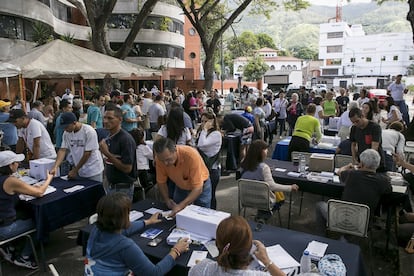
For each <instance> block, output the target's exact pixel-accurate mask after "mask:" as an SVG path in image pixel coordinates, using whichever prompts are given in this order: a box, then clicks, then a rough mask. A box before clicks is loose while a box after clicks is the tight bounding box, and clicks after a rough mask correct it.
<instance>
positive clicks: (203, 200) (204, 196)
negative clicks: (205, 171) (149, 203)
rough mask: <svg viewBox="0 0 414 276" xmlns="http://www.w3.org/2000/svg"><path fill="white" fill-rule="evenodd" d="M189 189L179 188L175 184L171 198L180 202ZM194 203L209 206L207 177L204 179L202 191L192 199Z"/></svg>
mask: <svg viewBox="0 0 414 276" xmlns="http://www.w3.org/2000/svg"><path fill="white" fill-rule="evenodd" d="M190 192H191V191H187V190H183V189H180V188H179V187H178V186H175V190H174V195H173V200H174V202H176V203H180V202H181V201H183V200H184V199H185V198H186V197H187V196H188V195H189V194H190ZM194 204H195V205H197V206H201V207H206V208H210V206H211V205H210V204H211V181H210V178H208V179H207V180H206V181H204V185H203V191H202V192H201V194H200V195H199V196H198V198H197V199H196V200H195V201H194Z"/></svg>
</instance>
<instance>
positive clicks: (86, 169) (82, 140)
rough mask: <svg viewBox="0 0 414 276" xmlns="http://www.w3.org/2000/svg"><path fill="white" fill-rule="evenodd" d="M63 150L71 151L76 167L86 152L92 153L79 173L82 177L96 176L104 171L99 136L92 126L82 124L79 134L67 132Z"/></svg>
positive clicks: (63, 138) (63, 141) (64, 137)
mask: <svg viewBox="0 0 414 276" xmlns="http://www.w3.org/2000/svg"><path fill="white" fill-rule="evenodd" d="M62 148H64V149H68V150H69V151H70V154H71V156H72V159H73V162H74V163H75V165H77V164H79V161H80V160H81V158H82V156H83V154H84V153H85V151H90V152H91V155H90V156H89V159H88V160H87V161H86V162H85V164H83V166H82V167H81V168H80V169H79V171H78V174H79V176H80V177H91V176H95V175H97V174H99V173H101V172H102V171H103V170H104V165H103V160H102V155H101V152H100V151H99V144H98V135H97V134H96V131H95V130H94V129H93V127H91V126H90V125H85V124H82V127H81V128H80V130H79V131H78V132H67V131H65V132H64V133H63V137H62Z"/></svg>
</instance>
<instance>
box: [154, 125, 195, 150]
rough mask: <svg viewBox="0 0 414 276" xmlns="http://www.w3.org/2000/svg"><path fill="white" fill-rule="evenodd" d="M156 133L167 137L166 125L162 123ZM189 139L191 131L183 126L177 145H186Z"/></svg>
mask: <svg viewBox="0 0 414 276" xmlns="http://www.w3.org/2000/svg"><path fill="white" fill-rule="evenodd" d="M158 135H161V136H162V137H167V135H168V134H167V127H166V126H165V125H162V126H161V127H160V129H159V130H158ZM190 140H191V132H190V130H189V129H188V128H187V127H185V128H184V130H183V132H182V133H181V136H180V137H179V138H178V140H177V142H176V144H177V145H187V141H190Z"/></svg>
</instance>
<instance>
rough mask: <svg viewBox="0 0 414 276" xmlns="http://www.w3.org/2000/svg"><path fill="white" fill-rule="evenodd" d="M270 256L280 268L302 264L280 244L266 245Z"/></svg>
mask: <svg viewBox="0 0 414 276" xmlns="http://www.w3.org/2000/svg"><path fill="white" fill-rule="evenodd" d="M266 251H267V254H268V255H269V258H270V259H271V260H272V262H274V263H275V264H276V265H277V266H278V267H279V268H280V269H285V268H290V267H295V266H299V265H300V264H299V263H298V262H297V261H296V260H295V259H294V258H293V257H292V256H291V255H290V254H289V253H288V252H287V251H286V250H285V249H284V248H283V247H282V246H280V244H276V245H273V246H269V247H266Z"/></svg>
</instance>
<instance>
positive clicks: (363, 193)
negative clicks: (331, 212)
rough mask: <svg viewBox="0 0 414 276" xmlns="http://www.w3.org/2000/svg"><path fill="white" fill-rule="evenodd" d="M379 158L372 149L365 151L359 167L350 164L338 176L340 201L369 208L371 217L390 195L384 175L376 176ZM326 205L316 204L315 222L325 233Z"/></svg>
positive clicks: (388, 184) (389, 185)
mask: <svg viewBox="0 0 414 276" xmlns="http://www.w3.org/2000/svg"><path fill="white" fill-rule="evenodd" d="M380 160H381V156H380V155H379V153H378V151H376V150H374V149H366V150H365V151H363V152H362V153H361V155H360V161H361V162H360V167H359V169H355V167H354V165H352V164H351V163H350V164H348V165H345V166H343V167H342V168H340V169H339V171H338V175H339V179H340V181H341V182H342V183H344V184H345V187H344V191H343V193H342V200H344V201H349V202H354V203H359V204H366V205H368V207H369V208H370V213H371V216H370V217H372V215H373V214H374V212H375V210H376V208H377V206H378V203H379V201H380V199H381V197H383V196H384V195H387V194H391V192H392V189H391V182H390V180H389V178H388V177H387V176H386V175H385V174H377V173H376V170H377V168H378V167H379V165H380ZM327 214H328V204H327V203H326V202H318V203H317V204H316V222H317V225H318V227H320V228H321V229H320V230H322V229H323V231H321V233H324V232H325V227H326V219H327Z"/></svg>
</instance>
